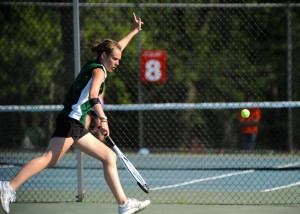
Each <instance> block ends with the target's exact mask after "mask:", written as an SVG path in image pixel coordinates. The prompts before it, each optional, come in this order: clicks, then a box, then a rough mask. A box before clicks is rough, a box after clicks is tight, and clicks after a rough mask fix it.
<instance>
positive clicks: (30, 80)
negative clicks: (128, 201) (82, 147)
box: [0, 0, 300, 204]
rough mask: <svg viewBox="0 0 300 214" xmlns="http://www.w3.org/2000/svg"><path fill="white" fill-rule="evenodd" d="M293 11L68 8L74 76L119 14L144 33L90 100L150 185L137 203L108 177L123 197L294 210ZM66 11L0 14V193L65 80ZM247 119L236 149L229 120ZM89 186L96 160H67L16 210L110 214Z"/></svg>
mask: <svg viewBox="0 0 300 214" xmlns="http://www.w3.org/2000/svg"><path fill="white" fill-rule="evenodd" d="M299 7H300V4H298V3H293V4H292V3H290V4H285V3H273V2H266V3H257V2H256V1H251V3H249V2H244V1H238V2H236V1H229V0H228V1H200V0H199V1H196V0H195V1H183V0H182V1H167V2H161V1H151V3H149V2H148V1H140V2H139V3H129V2H127V1H122V2H118V1H113V2H112V1H110V2H109V3H108V2H105V3H99V2H98V1H97V2H96V1H80V2H79V26H80V31H79V35H80V62H81V64H83V63H85V61H86V60H88V59H90V58H91V57H92V55H91V51H90V47H91V45H92V44H93V42H94V41H95V40H96V39H104V38H112V39H115V40H119V39H121V38H123V37H124V36H125V35H126V34H127V33H128V32H129V31H130V29H131V28H130V27H131V21H132V13H133V12H135V13H136V14H137V15H138V16H139V17H141V18H142V20H143V21H144V23H145V24H144V25H143V30H142V31H141V32H140V33H139V34H138V35H137V36H136V37H135V38H134V39H133V40H132V41H131V42H130V44H129V45H128V47H127V48H126V49H125V51H124V53H123V56H122V61H121V64H120V66H119V68H118V69H117V70H116V71H115V72H114V73H111V74H109V77H108V80H107V90H106V92H105V98H104V100H105V111H106V114H107V116H108V118H109V121H110V123H109V125H110V132H111V136H112V137H113V138H114V139H115V141H116V143H117V144H118V145H119V147H120V148H121V150H123V151H124V152H125V154H126V156H128V158H129V159H130V160H131V161H132V162H133V164H134V165H135V166H136V167H137V168H138V169H139V171H140V172H141V174H142V175H143V177H145V179H146V181H148V185H149V186H150V194H149V195H145V194H144V193H143V192H141V191H140V190H139V189H138V187H136V185H135V184H134V181H133V180H132V178H131V177H130V175H129V174H128V173H127V172H126V171H125V170H124V169H123V168H122V166H121V165H118V166H119V168H120V170H119V174H120V178H121V182H122V184H123V186H124V189H125V192H127V194H128V195H134V197H137V198H147V197H150V198H151V200H152V201H153V202H154V203H188V204H300V200H299V197H298V195H299V184H300V172H299V166H300V154H299V149H300V135H299V132H298V131H297V130H299V128H300V119H299V118H300V112H299V106H300V104H299V84H298V83H299V78H300V73H299V72H298V71H299V67H300V64H299V60H297V59H298V58H299V56H300V54H299V51H300V49H299V47H300V44H299V42H298V41H300V38H299V37H300V32H299V30H300V24H299V23H300V22H299V18H300V8H299ZM73 9H74V7H73V3H72V2H71V1H67V2H66V1H57V2H55V3H52V2H45V1H39V2H38V1H35V2H24V1H22V2H18V1H10V2H1V3H0V21H1V23H2V27H1V29H0V31H1V37H0V40H1V46H0V50H1V51H0V61H1V63H0V70H1V76H0V80H1V84H0V85H1V90H0V101H1V106H0V121H1V123H0V124H1V125H0V127H1V129H0V131H1V143H0V148H1V151H0V180H10V179H12V177H13V176H14V175H15V173H16V172H17V171H18V170H19V169H20V167H21V166H23V165H24V164H25V163H26V162H27V161H29V160H30V159H32V158H34V157H36V156H38V155H40V154H42V152H43V151H44V150H45V148H46V147H47V144H48V141H49V139H50V137H51V134H52V132H53V129H54V123H55V118H56V116H57V114H58V113H59V111H60V110H61V108H62V107H61V104H62V102H63V99H64V94H65V92H66V91H67V90H68V88H69V87H70V85H71V84H72V81H73V80H74V78H75V75H76V74H75V71H74V70H75V66H74V55H76V54H77V53H74V44H75V45H76V41H75V43H74V36H73V35H74V28H73V24H74V21H73V20H76V17H75V18H74V17H73ZM147 51H148V52H147ZM160 51H162V52H160ZM160 53H164V54H165V55H163V57H162V58H160V57H161V55H160ZM147 66H148V67H147ZM164 68H165V70H164ZM164 72H165V73H164ZM143 75H144V76H143ZM249 95H251V96H252V97H253V98H254V100H251V101H250V102H249V100H246V97H247V96H249ZM253 107H259V108H260V111H261V118H260V122H259V126H258V135H257V141H256V144H255V147H254V149H251V150H248V149H246V148H244V147H243V146H242V142H241V140H242V139H241V133H240V124H239V119H238V115H239V112H240V109H242V108H253ZM78 160H82V164H83V175H82V176H81V175H80V174H78ZM118 164H119V163H118ZM101 173H102V165H101V163H100V162H99V161H96V160H94V159H92V158H90V157H88V156H86V155H84V154H82V156H80V154H79V153H77V151H76V150H74V149H71V150H70V151H69V152H68V153H67V154H66V156H65V157H64V158H63V159H62V161H61V162H60V163H58V165H57V166H56V167H55V168H53V169H47V170H45V171H43V172H42V173H40V174H39V175H37V176H35V177H33V178H32V179H30V180H29V181H28V182H26V183H25V184H24V185H23V186H22V187H21V188H20V190H19V191H18V196H17V197H18V199H17V202H58V201H59V202H62V201H75V200H77V199H76V196H77V195H78V196H79V200H80V201H81V200H84V201H96V202H107V203H110V202H114V201H115V200H114V198H113V197H112V194H111V193H110V191H109V189H108V187H107V186H106V184H105V181H104V179H103V175H102V174H101ZM78 178H83V180H81V181H80V182H82V183H83V190H84V192H83V191H81V190H79V189H80V187H78V186H79V184H78V183H80V182H78ZM81 194H82V195H81Z"/></svg>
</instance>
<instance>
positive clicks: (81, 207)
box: [0, 202, 300, 214]
mask: <svg viewBox="0 0 300 214" xmlns="http://www.w3.org/2000/svg"><path fill="white" fill-rule="evenodd" d="M0 213H1V214H2V213H4V212H3V210H1V211H0ZM10 213H12V214H21V213H22V214H26V213H30V214H56V213H57V214H79V213H89V214H99V213H101V214H113V213H118V212H117V206H116V204H100V203H87V202H81V203H75V202H74V203H13V204H12V205H11V210H10ZM141 213H144V214H166V213H171V214H182V213H183V214H202V213H209V214H215V213H216V214H217V213H218V214H219V213H222V214H227V213H228V214H229V213H230V214H234V213H238V214H266V213H272V214H299V213H300V206H250V205H236V206H235V205H179V204H177V205H161V204H151V205H150V206H149V207H148V208H147V209H145V210H144V211H143V212H141Z"/></svg>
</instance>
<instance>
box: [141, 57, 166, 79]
mask: <svg viewBox="0 0 300 214" xmlns="http://www.w3.org/2000/svg"><path fill="white" fill-rule="evenodd" d="M145 67H146V72H145V78H146V79H147V80H149V81H158V80H159V79H160V78H161V76H162V73H161V69H160V68H161V64H160V61H158V60H155V59H151V60H149V61H147V62H146V65H145Z"/></svg>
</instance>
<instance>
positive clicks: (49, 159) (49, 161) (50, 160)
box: [41, 154, 58, 168]
mask: <svg viewBox="0 0 300 214" xmlns="http://www.w3.org/2000/svg"><path fill="white" fill-rule="evenodd" d="M41 158H42V159H44V163H46V168H52V167H54V166H55V165H56V163H57V162H58V160H57V158H54V157H53V156H52V155H50V154H44V155H43V156H42V157H41Z"/></svg>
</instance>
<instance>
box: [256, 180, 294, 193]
mask: <svg viewBox="0 0 300 214" xmlns="http://www.w3.org/2000/svg"><path fill="white" fill-rule="evenodd" d="M297 185H300V181H299V182H296V183H292V184H289V185H284V186H278V187H274V188H270V189H264V190H261V192H271V191H276V190H280V189H286V188H289V187H293V186H297Z"/></svg>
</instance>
